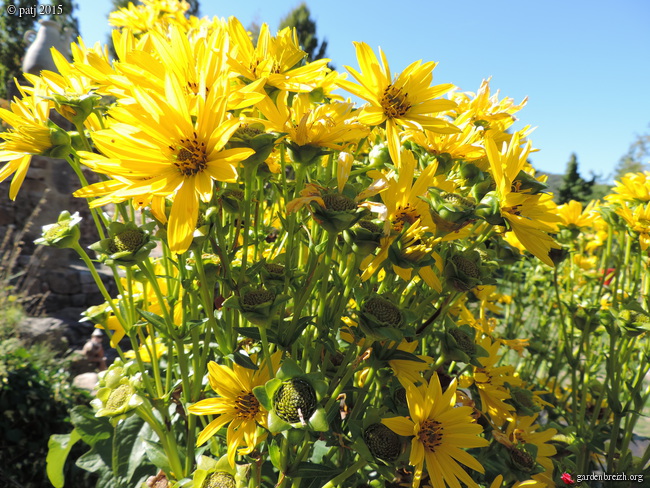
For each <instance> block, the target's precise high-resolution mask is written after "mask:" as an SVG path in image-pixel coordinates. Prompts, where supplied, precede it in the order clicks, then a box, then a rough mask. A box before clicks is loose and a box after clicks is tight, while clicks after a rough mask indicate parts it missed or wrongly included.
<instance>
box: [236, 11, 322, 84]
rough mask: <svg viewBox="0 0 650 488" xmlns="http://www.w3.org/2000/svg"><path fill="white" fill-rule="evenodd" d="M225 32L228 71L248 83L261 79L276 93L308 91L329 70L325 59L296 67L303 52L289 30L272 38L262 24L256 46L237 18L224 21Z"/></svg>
mask: <svg viewBox="0 0 650 488" xmlns="http://www.w3.org/2000/svg"><path fill="white" fill-rule="evenodd" d="M228 31H229V35H230V42H231V43H232V47H231V49H230V53H229V60H228V62H229V64H230V66H231V69H232V71H234V72H235V73H237V74H239V75H241V76H242V77H244V78H245V79H246V80H248V81H249V82H253V81H255V80H263V81H264V84H266V85H269V86H271V87H274V88H278V89H280V90H286V91H293V92H310V91H312V90H313V89H314V88H316V87H317V85H318V82H319V80H321V79H322V78H323V77H324V76H325V75H326V74H327V73H328V71H329V70H328V69H327V63H328V61H329V59H319V60H317V61H313V62H311V63H307V64H305V65H303V66H300V62H301V61H302V60H303V59H304V58H305V57H306V56H307V53H305V52H304V51H303V50H302V49H300V44H299V43H298V36H297V34H296V32H295V31H294V30H292V29H290V28H289V27H287V28H284V29H282V30H281V31H280V32H278V34H277V35H276V36H275V37H273V36H271V33H270V32H269V26H268V25H267V24H262V27H261V28H260V34H259V38H258V39H257V44H256V45H253V41H252V40H251V38H250V36H249V35H248V32H246V29H245V28H244V26H243V25H242V24H241V22H240V21H239V20H238V19H237V18H235V17H231V18H230V19H229V20H228Z"/></svg>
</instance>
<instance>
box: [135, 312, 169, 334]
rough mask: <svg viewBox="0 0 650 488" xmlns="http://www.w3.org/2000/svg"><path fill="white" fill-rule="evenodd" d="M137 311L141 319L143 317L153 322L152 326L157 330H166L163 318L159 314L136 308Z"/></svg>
mask: <svg viewBox="0 0 650 488" xmlns="http://www.w3.org/2000/svg"><path fill="white" fill-rule="evenodd" d="M137 311H138V313H139V314H140V315H141V316H142V318H143V319H145V320H146V321H147V322H149V323H150V324H153V325H154V327H156V328H157V329H158V330H163V331H164V330H167V325H166V324H165V319H163V318H162V317H161V316H160V315H156V314H155V313H153V312H149V311H148V310H142V309H140V308H138V309H137Z"/></svg>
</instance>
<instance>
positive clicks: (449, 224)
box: [426, 188, 476, 237]
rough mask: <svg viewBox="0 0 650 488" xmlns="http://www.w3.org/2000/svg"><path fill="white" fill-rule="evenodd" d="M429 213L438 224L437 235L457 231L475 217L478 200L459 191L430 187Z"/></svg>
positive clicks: (441, 235) (440, 235)
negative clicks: (452, 191) (451, 191)
mask: <svg viewBox="0 0 650 488" xmlns="http://www.w3.org/2000/svg"><path fill="white" fill-rule="evenodd" d="M426 201H427V202H428V203H429V213H430V214H431V218H432V219H433V222H434V223H435V224H436V237H443V236H445V235H447V234H449V233H450V232H456V231H458V230H460V229H462V228H463V227H464V226H466V225H467V224H469V223H470V222H471V221H472V220H473V218H474V208H475V206H476V201H475V200H474V199H473V198H471V197H469V198H466V197H463V196H462V195H460V194H458V193H450V192H446V191H442V190H439V189H438V188H429V197H428V199H426Z"/></svg>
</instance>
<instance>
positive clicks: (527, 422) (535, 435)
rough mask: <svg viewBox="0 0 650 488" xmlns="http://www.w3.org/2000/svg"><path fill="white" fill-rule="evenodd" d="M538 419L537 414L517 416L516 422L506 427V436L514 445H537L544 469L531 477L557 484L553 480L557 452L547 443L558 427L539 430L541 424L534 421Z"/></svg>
mask: <svg viewBox="0 0 650 488" xmlns="http://www.w3.org/2000/svg"><path fill="white" fill-rule="evenodd" d="M535 420H537V415H534V416H531V417H517V419H516V420H515V421H514V422H510V423H509V424H508V427H507V429H506V436H507V437H508V439H509V440H510V442H512V445H513V446H514V447H515V448H516V447H517V446H523V445H525V444H533V445H535V446H536V447H537V457H536V461H537V463H539V464H540V465H541V466H542V467H543V468H544V471H543V472H541V473H539V474H534V475H532V476H531V478H532V479H533V480H535V481H537V482H540V483H546V486H548V487H551V486H555V484H554V482H553V461H552V460H551V457H552V456H554V455H555V454H556V453H557V450H556V449H555V446H554V445H553V444H547V443H548V442H549V441H550V440H551V439H552V438H553V436H555V434H557V430H556V429H552V428H549V429H546V430H542V431H538V430H539V428H540V426H539V425H534V424H533V423H534V422H535Z"/></svg>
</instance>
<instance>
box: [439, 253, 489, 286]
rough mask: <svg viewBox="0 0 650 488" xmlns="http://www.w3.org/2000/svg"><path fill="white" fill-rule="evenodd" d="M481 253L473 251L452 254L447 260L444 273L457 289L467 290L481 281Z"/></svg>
mask: <svg viewBox="0 0 650 488" xmlns="http://www.w3.org/2000/svg"><path fill="white" fill-rule="evenodd" d="M480 266H481V255H480V254H479V253H478V252H477V251H475V250H472V251H468V252H464V253H459V254H454V255H453V256H451V258H450V259H449V260H448V261H447V264H446V265H445V269H444V275H445V277H446V278H447V283H448V284H449V285H451V286H452V287H453V288H454V289H455V290H457V291H469V290H471V289H472V288H474V287H475V286H477V285H480V284H481V283H482V281H483V280H482V272H481V267H480Z"/></svg>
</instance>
